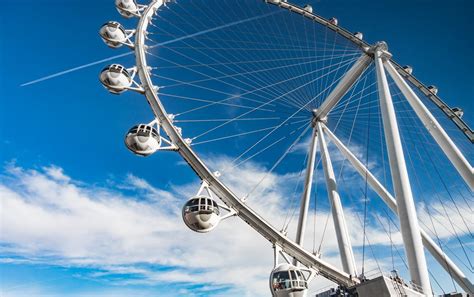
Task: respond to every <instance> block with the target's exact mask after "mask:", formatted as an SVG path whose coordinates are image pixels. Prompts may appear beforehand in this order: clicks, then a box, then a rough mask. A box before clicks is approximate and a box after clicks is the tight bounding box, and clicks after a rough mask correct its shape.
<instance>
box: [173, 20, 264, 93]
mask: <svg viewBox="0 0 474 297" xmlns="http://www.w3.org/2000/svg"><path fill="white" fill-rule="evenodd" d="M178 29H179V30H180V31H182V30H181V29H180V28H178ZM199 43H200V44H203V43H202V42H199ZM186 44H187V45H188V46H190V47H191V48H192V49H194V50H196V47H195V46H192V45H189V44H188V43H187V42H186ZM203 45H204V44H203ZM170 49H171V48H170ZM171 50H172V51H173V52H174V53H176V54H179V55H181V56H184V57H186V58H189V56H187V55H185V54H183V53H182V52H181V51H176V50H173V49H171ZM198 52H199V53H201V54H203V55H204V56H206V57H207V58H210V59H211V60H212V61H214V62H215V61H218V60H217V59H216V58H214V57H212V56H211V55H209V54H208V53H207V52H206V51H203V50H198ZM214 54H215V55H218V56H219V57H220V58H223V59H224V61H230V60H229V59H228V58H227V57H225V56H223V55H222V54H221V53H219V52H216V51H214ZM189 59H191V60H192V61H195V62H198V63H200V62H199V61H196V60H195V59H192V58H189ZM201 64H202V63H201ZM203 66H204V64H203ZM237 66H238V67H239V68H241V67H240V66H239V65H237ZM211 68H212V70H214V71H216V72H218V73H221V74H225V73H224V72H222V71H221V70H218V69H216V68H214V67H211ZM226 68H228V69H230V70H233V69H232V68H230V67H228V66H226ZM241 69H242V68H241ZM233 71H235V70H233ZM205 76H207V75H205ZM207 77H210V78H212V77H213V76H207ZM254 79H256V80H257V81H261V82H263V80H262V79H260V78H259V77H255V76H254ZM239 81H240V82H242V83H244V84H246V85H247V86H251V85H250V84H248V83H245V82H243V81H242V80H239Z"/></svg>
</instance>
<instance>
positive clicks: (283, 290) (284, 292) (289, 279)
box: [270, 263, 308, 297]
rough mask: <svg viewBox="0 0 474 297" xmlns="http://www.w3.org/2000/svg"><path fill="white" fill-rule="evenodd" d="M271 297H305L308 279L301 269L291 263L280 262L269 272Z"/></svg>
mask: <svg viewBox="0 0 474 297" xmlns="http://www.w3.org/2000/svg"><path fill="white" fill-rule="evenodd" d="M270 290H271V292H272V296H273V297H305V296H306V294H307V292H308V281H307V280H306V278H305V277H304V275H303V273H302V272H301V270H300V269H299V268H297V267H295V266H293V265H291V264H286V263H285V264H280V265H278V266H277V267H275V269H273V271H272V273H271V274H270Z"/></svg>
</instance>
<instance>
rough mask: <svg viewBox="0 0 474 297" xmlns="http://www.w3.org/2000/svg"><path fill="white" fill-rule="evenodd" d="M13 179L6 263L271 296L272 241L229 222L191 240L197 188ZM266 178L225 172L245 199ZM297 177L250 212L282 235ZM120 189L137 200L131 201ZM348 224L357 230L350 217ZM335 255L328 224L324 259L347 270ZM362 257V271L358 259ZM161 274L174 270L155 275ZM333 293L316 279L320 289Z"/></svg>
mask: <svg viewBox="0 0 474 297" xmlns="http://www.w3.org/2000/svg"><path fill="white" fill-rule="evenodd" d="M214 162H215V164H213V165H214V166H216V167H219V168H224V167H226V166H225V165H226V164H227V162H229V160H227V159H226V158H215V161H214ZM7 171H8V172H7V174H6V175H4V176H3V177H1V179H0V199H1V206H2V207H1V208H0V217H1V225H0V231H1V232H0V241H1V243H6V244H8V245H4V246H3V248H2V249H3V252H4V253H7V252H8V253H10V254H15V255H19V256H22V257H24V259H28V261H31V262H42V263H44V262H47V263H50V264H53V265H72V266H86V267H92V268H97V269H99V271H98V272H96V274H95V275H91V277H101V276H104V275H108V274H130V273H131V274H135V275H138V276H140V277H141V278H134V279H132V280H128V282H129V283H130V282H133V283H137V284H140V283H143V284H154V283H158V282H167V283H189V284H207V285H208V286H209V289H211V288H221V287H223V286H230V287H231V288H232V289H231V290H230V291H227V293H226V296H230V295H234V296H267V295H268V276H269V273H270V270H271V268H272V251H271V246H270V244H269V242H268V241H266V240H265V239H263V238H261V237H260V236H259V235H258V234H257V233H256V232H255V231H253V230H252V229H251V228H250V227H249V226H248V225H246V224H245V223H244V222H242V221H240V220H239V219H238V218H231V219H229V220H228V221H224V222H222V223H221V224H220V226H218V227H217V228H216V229H215V231H213V232H211V233H209V234H198V233H195V232H192V231H190V230H188V229H187V228H186V227H185V225H184V224H183V223H182V219H181V206H182V204H183V203H184V202H185V200H186V199H187V198H188V197H189V196H190V195H192V194H193V193H194V192H195V191H196V190H197V187H198V184H197V183H195V184H194V183H193V184H190V185H184V186H179V187H176V186H175V187H172V190H171V191H164V190H162V189H158V188H156V187H154V186H152V185H151V184H150V183H149V182H147V181H146V180H143V179H141V178H139V177H137V176H134V175H132V174H130V175H128V176H127V177H126V179H125V181H124V182H121V183H119V185H118V186H116V188H110V187H109V188H99V187H96V186H93V185H88V184H84V183H82V182H80V181H76V180H73V179H72V178H70V177H68V176H67V175H65V174H64V172H63V170H62V169H61V168H60V167H55V166H50V167H44V168H42V170H30V169H23V168H20V167H17V166H14V165H12V166H10V167H9V168H8V170H7ZM264 172H265V170H264V168H263V167H261V166H258V165H256V164H253V163H248V164H245V166H243V167H242V168H235V169H233V170H232V171H229V172H225V174H224V175H223V177H222V178H223V179H224V180H226V182H227V183H228V184H229V186H230V187H231V188H232V189H234V190H237V191H240V193H238V194H239V195H244V194H245V191H243V190H242V189H249V188H250V187H251V186H252V185H254V184H255V181H256V180H259V179H260V178H261V177H262V176H264V174H265V173H264ZM297 175H298V173H289V174H287V175H283V176H281V175H277V174H274V173H272V174H270V175H269V176H268V178H266V179H265V184H264V185H262V189H260V190H258V191H256V193H255V195H253V196H252V197H251V198H249V201H248V203H249V204H250V205H251V207H252V208H254V209H255V210H256V211H257V212H259V213H261V214H262V215H263V217H265V218H266V219H267V220H268V221H269V222H271V223H272V224H274V225H275V226H276V227H278V228H280V227H281V226H282V225H283V222H284V220H285V217H286V215H287V212H288V211H289V212H290V213H291V212H292V210H293V209H291V208H290V209H288V205H289V203H288V199H289V196H290V195H293V187H289V186H288V184H293V183H294V182H295V179H296V176H297ZM264 188H269V189H270V190H266V191H263V189H264ZM123 189H127V190H133V192H129V194H128V195H126V194H124V192H123V191H122V192H121V190H123ZM298 195H299V194H298ZM296 199H299V197H296ZM297 203H299V202H297ZM294 205H295V207H298V205H297V204H294ZM318 215H319V219H318V228H317V230H316V238H317V239H319V238H321V236H322V232H323V228H322V224H323V221H324V219H325V218H326V215H327V212H326V211H325V210H323V211H320V212H319V213H318ZM346 218H347V221H348V222H358V218H357V216H356V214H355V212H354V211H352V210H351V209H350V208H348V209H347V210H346ZM296 220H297V218H294V219H293V223H292V224H291V225H290V229H289V234H290V236H291V235H292V234H294V233H295V225H296ZM307 230H308V231H307V236H306V239H305V246H306V247H307V248H309V249H311V246H312V241H313V225H312V218H311V219H309V220H308V229H307ZM350 235H351V238H352V243H353V245H354V246H355V247H358V246H360V245H361V243H362V232H361V227H360V224H358V223H352V224H350ZM368 236H369V238H370V240H371V243H372V244H374V245H387V244H389V243H388V240H387V235H386V234H385V232H384V231H383V230H382V229H381V227H380V226H376V225H375V224H369V228H368ZM394 241H395V242H396V243H397V244H399V243H400V242H401V239H400V236H399V234H394ZM318 243H319V242H318ZM325 251H326V253H325ZM334 251H337V242H336V240H335V235H334V228H333V224H332V222H331V221H330V223H329V225H328V230H327V234H326V237H325V242H324V250H323V256H324V259H325V260H327V261H329V262H330V263H333V264H334V265H336V266H340V262H339V259H338V256H337V252H334ZM356 257H357V259H358V261H360V254H359V253H356ZM144 264H147V265H144ZM382 265H386V263H382ZM160 266H165V267H167V268H168V269H166V270H161V269H156V268H153V267H160ZM373 267H376V266H375V262H374V261H373V260H369V261H368V263H367V270H369V269H372V268H373ZM327 283H328V282H326V281H323V280H319V279H318V281H316V282H314V284H313V287H315V288H316V287H321V286H322V285H324V284H327Z"/></svg>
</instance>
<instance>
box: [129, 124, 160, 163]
mask: <svg viewBox="0 0 474 297" xmlns="http://www.w3.org/2000/svg"><path fill="white" fill-rule="evenodd" d="M125 145H126V146H127V148H128V149H129V150H130V151H132V152H133V153H134V154H136V155H139V156H143V157H146V156H149V155H151V154H153V153H154V152H156V151H157V150H158V149H159V148H160V145H161V137H160V134H159V133H158V131H157V130H156V129H155V128H154V127H152V126H151V125H147V124H140V125H136V126H134V127H132V128H131V129H130V130H129V131H128V133H127V135H126V136H125Z"/></svg>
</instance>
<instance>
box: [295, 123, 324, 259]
mask: <svg viewBox="0 0 474 297" xmlns="http://www.w3.org/2000/svg"><path fill="white" fill-rule="evenodd" d="M317 138H318V132H317V130H316V128H315V127H313V133H312V135H311V145H310V147H309V151H308V163H307V166H306V178H305V183H304V191H303V195H302V196H301V207H300V216H299V219H298V228H297V230H296V241H295V242H296V243H297V244H299V245H300V246H303V240H304V234H305V230H306V218H307V217H308V208H309V201H310V199H311V188H312V185H313V173H314V162H315V160H316V150H317V146H318V141H317ZM293 264H294V265H296V264H297V261H296V259H295V260H294V263H293Z"/></svg>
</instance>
